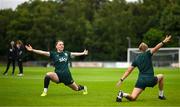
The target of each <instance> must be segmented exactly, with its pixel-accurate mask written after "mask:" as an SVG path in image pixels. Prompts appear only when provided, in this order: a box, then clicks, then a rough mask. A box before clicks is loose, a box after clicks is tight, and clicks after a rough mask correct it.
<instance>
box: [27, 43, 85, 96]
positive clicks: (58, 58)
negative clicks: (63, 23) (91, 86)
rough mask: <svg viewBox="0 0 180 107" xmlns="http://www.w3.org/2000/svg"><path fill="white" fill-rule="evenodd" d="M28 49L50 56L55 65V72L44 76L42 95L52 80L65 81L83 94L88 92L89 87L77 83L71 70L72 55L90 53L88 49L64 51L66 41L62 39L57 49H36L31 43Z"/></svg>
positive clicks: (45, 93) (56, 81) (45, 92)
mask: <svg viewBox="0 0 180 107" xmlns="http://www.w3.org/2000/svg"><path fill="white" fill-rule="evenodd" d="M25 47H26V49H27V50H28V51H31V52H34V53H36V54H40V55H44V56H48V57H50V59H51V60H52V61H53V63H54V66H55V71H54V72H48V73H47V74H46V76H45V77H44V91H43V93H42V94H41V96H46V95H47V91H48V86H49V82H50V80H51V81H53V82H55V83H57V84H58V83H64V84H65V85H66V86H68V87H70V88H71V89H73V90H75V91H81V90H83V94H88V91H87V87H86V86H82V85H77V84H76V83H75V82H74V80H73V78H72V76H71V72H70V70H69V66H68V63H69V60H70V56H81V55H88V50H84V51H83V52H68V51H64V42H63V41H62V40H58V41H57V42H56V51H50V52H49V51H42V50H36V49H33V48H32V47H31V45H28V46H27V45H26V46H25Z"/></svg>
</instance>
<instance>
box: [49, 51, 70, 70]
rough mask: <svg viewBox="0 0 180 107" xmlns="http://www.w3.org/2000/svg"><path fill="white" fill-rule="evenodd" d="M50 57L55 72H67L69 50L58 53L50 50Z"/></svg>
mask: <svg viewBox="0 0 180 107" xmlns="http://www.w3.org/2000/svg"><path fill="white" fill-rule="evenodd" d="M50 58H51V59H52V61H53V63H54V66H55V72H57V73H68V72H69V66H68V63H69V61H70V52H68V51H63V52H61V53H58V52H57V51H50Z"/></svg>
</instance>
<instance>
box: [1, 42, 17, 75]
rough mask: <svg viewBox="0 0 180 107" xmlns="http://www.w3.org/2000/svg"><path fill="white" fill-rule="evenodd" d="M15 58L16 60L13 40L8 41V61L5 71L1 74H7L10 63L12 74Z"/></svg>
mask: <svg viewBox="0 0 180 107" xmlns="http://www.w3.org/2000/svg"><path fill="white" fill-rule="evenodd" d="M15 60H16V50H15V43H14V41H11V42H10V46H9V49H8V62H7V67H6V71H5V72H4V73H3V75H8V70H9V67H10V64H11V63H12V66H13V69H12V75H14V71H15Z"/></svg>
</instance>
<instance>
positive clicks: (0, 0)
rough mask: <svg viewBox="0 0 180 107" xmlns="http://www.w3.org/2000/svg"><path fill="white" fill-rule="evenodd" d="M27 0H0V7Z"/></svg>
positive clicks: (15, 5)
mask: <svg viewBox="0 0 180 107" xmlns="http://www.w3.org/2000/svg"><path fill="white" fill-rule="evenodd" d="M25 1H28V0H0V9H5V8H13V9H15V8H16V7H17V5H19V4H21V3H23V2H25ZM126 1H137V0H126Z"/></svg>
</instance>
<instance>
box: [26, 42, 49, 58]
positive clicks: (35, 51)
mask: <svg viewBox="0 0 180 107" xmlns="http://www.w3.org/2000/svg"><path fill="white" fill-rule="evenodd" d="M25 47H26V49H27V50H28V51H30V52H34V53H36V54H40V55H44V56H50V53H49V52H47V51H42V50H36V49H33V48H32V46H31V45H25Z"/></svg>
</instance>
